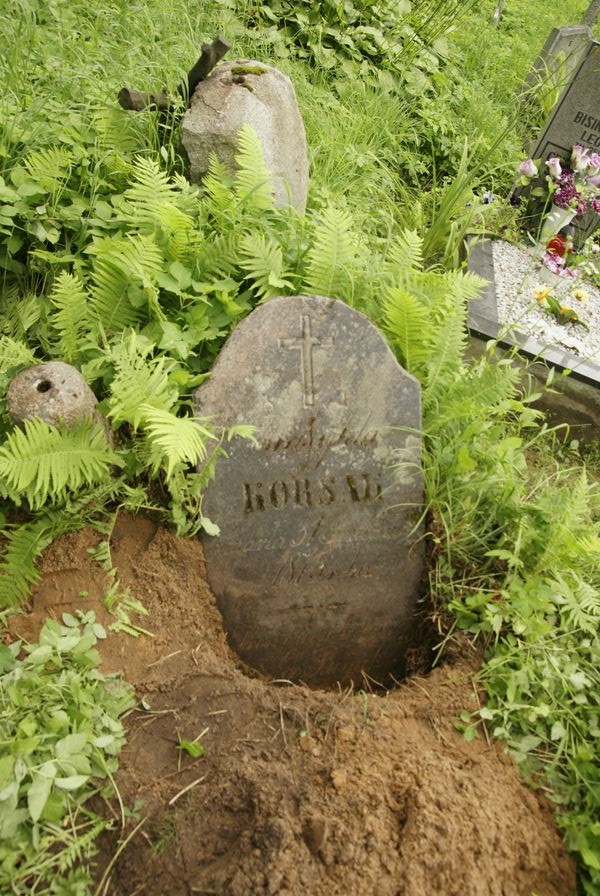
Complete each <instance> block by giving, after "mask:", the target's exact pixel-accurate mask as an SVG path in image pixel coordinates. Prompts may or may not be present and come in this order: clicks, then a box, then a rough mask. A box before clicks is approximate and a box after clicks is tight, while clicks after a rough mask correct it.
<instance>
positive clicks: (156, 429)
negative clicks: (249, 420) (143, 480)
mask: <svg viewBox="0 0 600 896" xmlns="http://www.w3.org/2000/svg"><path fill="white" fill-rule="evenodd" d="M140 414H141V415H142V417H143V421H144V430H145V432H146V437H147V439H148V444H149V448H150V455H149V456H150V459H151V464H152V468H153V473H154V475H156V474H157V473H158V471H159V469H161V468H162V469H165V470H166V474H167V479H170V478H171V476H172V475H173V472H174V470H175V468H176V467H178V466H179V464H182V463H183V464H197V463H198V461H200V460H204V458H205V457H206V455H207V449H206V443H207V441H209V440H210V439H215V438H216V437H215V435H214V434H213V433H212V432H211V431H210V430H209V429H207V428H206V427H205V426H203V425H202V424H201V423H200V421H199V420H197V419H194V418H192V417H176V416H175V414H172V413H170V412H169V411H165V410H161V409H159V408H155V407H152V405H142V406H141V407H140Z"/></svg>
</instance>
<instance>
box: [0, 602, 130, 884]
mask: <svg viewBox="0 0 600 896" xmlns="http://www.w3.org/2000/svg"><path fill="white" fill-rule="evenodd" d="M63 620H64V623H65V624H64V625H59V624H58V623H57V622H54V621H52V620H49V621H48V622H47V623H46V624H45V625H44V627H43V629H42V631H41V632H40V638H39V641H38V643H36V644H32V645H28V646H26V647H24V648H23V647H22V645H21V644H20V642H16V643H15V644H12V645H11V646H10V647H2V648H1V649H0V675H1V679H2V681H1V687H0V725H1V726H2V745H1V747H0V886H1V889H2V892H4V893H8V892H10V893H14V894H17V896H18V894H21V896H26V894H31V893H39V894H48V896H49V894H51V893H56V892H57V891H56V888H55V881H56V879H57V877H58V878H63V880H64V882H65V886H66V889H65V890H64V892H79V893H82V894H84V893H87V892H88V889H87V888H88V886H89V885H90V884H91V875H90V871H89V867H88V866H87V865H86V860H88V859H89V858H90V857H91V856H92V855H93V854H94V852H95V846H94V844H95V841H96V839H97V837H98V836H99V834H100V833H101V832H102V831H103V830H105V829H106V828H107V827H108V826H109V825H110V823H109V822H107V821H106V820H105V819H103V818H100V817H99V816H97V815H95V814H94V813H92V812H91V811H90V810H89V809H86V808H85V802H86V801H87V800H88V799H89V798H90V797H91V796H92V795H93V794H95V793H97V792H98V789H99V788H102V787H106V785H105V783H104V782H106V781H107V780H108V781H112V776H113V774H114V772H115V771H116V768H117V758H116V757H117V755H118V753H119V751H120V749H121V747H122V746H123V743H124V731H123V725H122V723H121V722H120V721H119V717H120V716H121V715H122V714H123V712H125V710H127V709H129V708H130V707H131V705H132V702H133V701H132V695H131V691H130V689H129V688H128V687H126V686H125V685H123V684H122V683H120V682H119V681H117V680H116V679H114V678H112V679H109V678H107V677H106V676H103V675H102V674H101V673H100V672H99V671H98V663H99V658H98V653H97V651H96V650H95V644H96V643H97V639H98V638H104V637H105V636H106V635H105V632H104V629H103V628H102V626H100V625H99V624H98V623H96V622H95V620H94V617H93V614H86V615H83V614H80V619H79V620H78V619H75V617H73V616H70V615H69V614H64V616H63ZM21 651H23V653H24V655H23V657H22V658H19V657H20V653H21ZM67 883H68V885H67Z"/></svg>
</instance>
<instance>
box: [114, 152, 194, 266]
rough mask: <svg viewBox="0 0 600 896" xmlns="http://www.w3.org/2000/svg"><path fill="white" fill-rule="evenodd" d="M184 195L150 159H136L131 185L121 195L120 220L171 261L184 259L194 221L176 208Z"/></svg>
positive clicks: (190, 243)
mask: <svg viewBox="0 0 600 896" xmlns="http://www.w3.org/2000/svg"><path fill="white" fill-rule="evenodd" d="M182 198H183V200H184V201H185V199H186V194H185V192H182V189H181V185H180V184H178V183H176V182H174V181H171V180H169V178H168V177H167V175H166V174H165V173H164V172H163V171H161V170H160V168H159V167H158V165H157V164H156V162H154V161H153V160H151V159H144V158H142V159H138V161H137V162H136V164H135V166H134V182H133V184H132V185H131V186H130V187H128V189H127V190H126V191H125V193H124V200H125V201H124V203H123V205H122V206H121V208H120V216H119V217H120V219H121V220H122V221H126V222H127V223H129V224H130V225H132V226H133V227H135V229H136V230H137V231H138V232H140V233H145V234H149V235H152V236H154V237H155V238H156V241H157V243H158V245H159V246H160V247H161V248H162V249H163V251H164V252H165V255H166V256H167V258H168V259H170V260H180V259H182V258H184V257H185V255H186V254H187V252H188V250H189V248H190V246H191V245H193V242H194V230H195V228H194V220H193V218H192V216H191V214H190V213H188V212H187V211H185V210H182V209H181V208H179V203H180V201H181V199H182Z"/></svg>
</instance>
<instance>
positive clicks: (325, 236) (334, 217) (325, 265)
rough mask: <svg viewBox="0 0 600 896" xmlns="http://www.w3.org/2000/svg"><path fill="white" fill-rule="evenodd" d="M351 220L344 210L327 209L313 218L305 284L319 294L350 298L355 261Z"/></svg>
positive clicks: (309, 289) (310, 290)
mask: <svg viewBox="0 0 600 896" xmlns="http://www.w3.org/2000/svg"><path fill="white" fill-rule="evenodd" d="M351 229H352V222H351V219H350V215H349V214H348V213H347V212H345V211H339V210H337V209H334V208H326V209H325V210H324V211H322V212H320V213H319V214H318V215H316V216H315V217H314V218H313V238H312V245H311V248H310V249H309V251H308V253H307V259H306V260H307V266H306V272H305V275H304V286H305V287H306V289H307V290H308V291H309V292H312V293H315V294H316V295H323V296H330V297H331V298H345V299H346V300H348V299H350V292H351V276H350V270H351V267H352V264H353V262H354V252H353V245H354V240H353V238H352V235H351Z"/></svg>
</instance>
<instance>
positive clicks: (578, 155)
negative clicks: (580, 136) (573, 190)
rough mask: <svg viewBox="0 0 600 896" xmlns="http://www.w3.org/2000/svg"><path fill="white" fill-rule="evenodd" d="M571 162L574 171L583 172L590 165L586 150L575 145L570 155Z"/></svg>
mask: <svg viewBox="0 0 600 896" xmlns="http://www.w3.org/2000/svg"><path fill="white" fill-rule="evenodd" d="M571 162H572V163H573V168H574V170H575V171H585V170H586V168H587V167H588V166H589V164H590V156H589V152H588V150H587V149H585V148H584V147H583V146H580V145H579V143H576V144H575V146H574V147H573V152H572V153H571Z"/></svg>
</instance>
